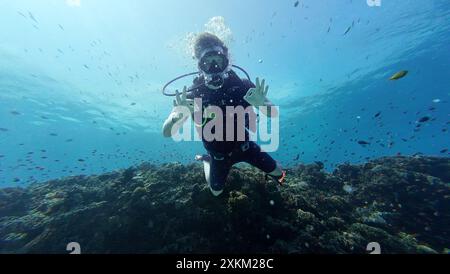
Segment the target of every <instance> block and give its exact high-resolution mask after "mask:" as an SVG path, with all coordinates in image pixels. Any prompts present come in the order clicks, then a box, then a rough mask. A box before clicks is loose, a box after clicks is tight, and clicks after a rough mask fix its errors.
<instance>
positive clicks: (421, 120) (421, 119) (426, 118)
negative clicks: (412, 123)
mask: <svg viewBox="0 0 450 274" xmlns="http://www.w3.org/2000/svg"><path fill="white" fill-rule="evenodd" d="M430 119H431V118H430V117H428V116H425V117H422V118H420V120H419V123H425V122H428V121H430Z"/></svg>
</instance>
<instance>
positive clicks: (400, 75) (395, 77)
mask: <svg viewBox="0 0 450 274" xmlns="http://www.w3.org/2000/svg"><path fill="white" fill-rule="evenodd" d="M407 74H408V71H407V70H402V71H399V72H397V73H396V74H394V75H392V76H391V78H389V80H391V81H395V80H399V79H402V78H403V77H405V76H406V75H407Z"/></svg>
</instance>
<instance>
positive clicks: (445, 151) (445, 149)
mask: <svg viewBox="0 0 450 274" xmlns="http://www.w3.org/2000/svg"><path fill="white" fill-rule="evenodd" d="M440 152H441V153H447V152H448V149H447V148H444V149H443V150H441V151H440Z"/></svg>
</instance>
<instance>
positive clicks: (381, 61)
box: [0, 0, 450, 187]
mask: <svg viewBox="0 0 450 274" xmlns="http://www.w3.org/2000/svg"><path fill="white" fill-rule="evenodd" d="M206 30H209V31H217V32H219V34H221V35H223V36H224V38H226V42H227V43H228V45H229V47H230V49H231V54H232V57H233V62H234V63H235V64H238V65H240V66H242V67H244V68H245V69H246V70H247V71H248V72H249V73H250V75H251V77H252V78H253V79H254V78H256V77H257V76H258V77H262V78H265V79H266V81H267V82H268V83H269V85H270V91H269V98H270V99H271V100H272V101H273V102H274V103H275V104H276V105H278V106H279V107H280V112H281V116H280V117H281V121H280V126H281V132H280V138H281V146H280V149H279V150H278V151H277V152H275V153H273V156H274V157H275V158H276V159H277V160H278V161H280V162H281V163H282V164H283V165H286V166H289V165H294V164H298V163H311V162H314V161H322V162H324V163H325V164H326V167H327V168H328V169H329V170H332V169H333V168H334V167H335V166H336V165H337V164H340V163H344V162H350V163H363V162H365V161H367V160H369V159H373V158H377V157H382V156H392V155H398V154H401V155H414V154H417V153H422V154H425V155H435V156H442V157H448V155H449V154H448V151H447V150H446V149H447V148H448V147H449V140H450V139H449V133H448V127H449V121H450V118H449V84H450V77H449V76H450V62H449V61H450V46H449V45H450V2H449V1H448V0H428V1H422V0H389V1H388V0H381V6H369V5H368V4H367V1H366V0H345V1H344V0H303V1H299V2H298V4H296V1H268V0H264V1H256V0H249V1H238V0H230V1H226V2H223V1H207V0H196V1H180V0H167V1H162V0H161V1H157V0H154V1H144V0H127V1H119V0H96V1H88V0H41V1H34V0H15V1H11V0H0V187H4V186H24V185H27V184H29V183H31V182H36V181H37V182H39V181H46V180H50V179H54V178H60V177H64V176H72V175H81V174H84V175H89V174H99V173H103V172H108V171H112V170H115V169H120V168H127V167H129V166H132V165H137V164H140V163H142V162H153V163H165V162H173V161H179V162H183V163H188V162H192V161H193V157H194V155H195V154H198V153H202V152H203V147H202V145H201V143H193V142H188V143H186V142H183V143H176V142H174V141H173V140H171V139H164V138H163V137H162V134H161V126H162V123H163V122H164V120H165V119H166V117H167V115H168V114H169V113H170V110H171V107H172V98H168V97H164V96H162V94H161V88H162V86H163V85H164V84H165V83H166V82H167V81H169V80H171V79H172V78H174V77H176V76H179V75H181V74H183V73H187V72H192V71H195V70H196V64H195V62H194V60H193V59H192V56H191V55H190V54H189V41H190V39H189V38H190V37H192V35H191V34H192V33H199V32H202V31H206ZM402 70H407V71H408V72H409V73H408V75H407V76H406V77H404V78H403V79H400V80H398V81H389V78H390V77H391V76H392V75H393V74H394V73H396V72H398V71H402ZM191 80H192V79H187V80H186V81H185V83H182V82H181V83H178V86H177V87H178V88H181V87H182V85H183V84H189V81H191ZM424 117H429V120H428V121H426V122H423V123H421V122H419V121H420V120H421V119H422V118H424ZM418 125H420V127H419V126H418ZM360 141H364V142H367V143H370V144H368V145H361V144H359V143H358V142H360Z"/></svg>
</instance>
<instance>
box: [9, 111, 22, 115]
mask: <svg viewBox="0 0 450 274" xmlns="http://www.w3.org/2000/svg"><path fill="white" fill-rule="evenodd" d="M10 113H11V114H12V115H20V114H21V113H20V112H18V111H15V110H13V111H11V112H10Z"/></svg>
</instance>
